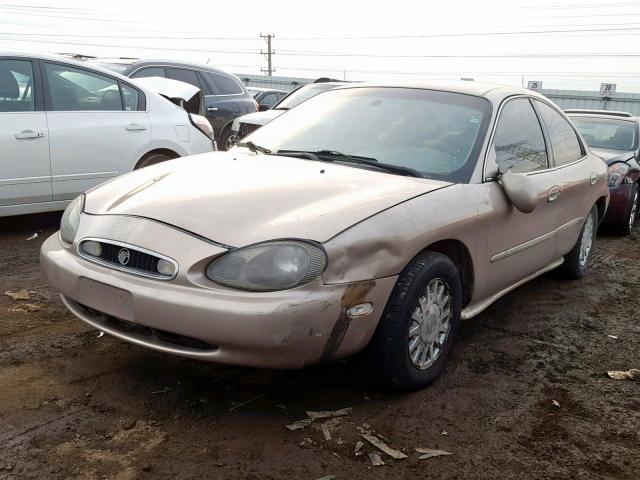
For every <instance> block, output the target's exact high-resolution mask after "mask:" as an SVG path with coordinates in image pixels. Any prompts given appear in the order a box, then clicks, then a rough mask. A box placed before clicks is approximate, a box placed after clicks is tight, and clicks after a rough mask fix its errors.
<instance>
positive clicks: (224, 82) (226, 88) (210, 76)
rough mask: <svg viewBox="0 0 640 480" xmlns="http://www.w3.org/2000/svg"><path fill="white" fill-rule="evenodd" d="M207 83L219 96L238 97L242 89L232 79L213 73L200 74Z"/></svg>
mask: <svg viewBox="0 0 640 480" xmlns="http://www.w3.org/2000/svg"><path fill="white" fill-rule="evenodd" d="M202 73H204V76H205V77H206V78H207V80H208V81H209V82H211V83H212V84H213V85H214V86H215V90H217V93H218V94H219V95H240V94H242V93H244V92H243V90H242V87H240V85H238V82H236V81H235V80H234V79H233V78H231V77H227V76H226V75H220V74H218V73H213V72H202Z"/></svg>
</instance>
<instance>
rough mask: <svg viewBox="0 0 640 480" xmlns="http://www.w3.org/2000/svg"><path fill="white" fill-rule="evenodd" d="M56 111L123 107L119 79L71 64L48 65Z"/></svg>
mask: <svg viewBox="0 0 640 480" xmlns="http://www.w3.org/2000/svg"><path fill="white" fill-rule="evenodd" d="M44 69H45V75H46V80H47V83H48V85H49V100H50V103H51V109H52V110H53V111H91V110H93V111H105V110H114V111H115V110H122V99H121V97H120V87H119V86H118V82H117V80H115V79H113V78H111V77H107V76H104V75H100V74H98V73H93V72H89V71H87V70H82V69H79V68H74V67H70V66H68V65H58V64H54V63H45V64H44Z"/></svg>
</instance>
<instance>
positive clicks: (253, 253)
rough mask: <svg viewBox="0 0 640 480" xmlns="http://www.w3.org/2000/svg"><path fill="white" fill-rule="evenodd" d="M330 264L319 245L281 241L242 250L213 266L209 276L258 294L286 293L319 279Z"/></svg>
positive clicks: (225, 256)
mask: <svg viewBox="0 0 640 480" xmlns="http://www.w3.org/2000/svg"><path fill="white" fill-rule="evenodd" d="M326 265H327V255H326V253H325V251H324V249H323V248H322V247H321V246H319V245H316V244H315V243H311V242H305V241H298V240H278V241H273V242H266V243H259V244H257V245H251V246H249V247H244V248H239V249H237V250H232V251H230V252H229V253H226V254H225V255H223V256H222V257H219V258H217V259H216V260H214V261H213V262H211V263H210V264H209V266H208V267H207V269H206V272H205V274H206V276H207V278H209V279H210V280H213V281H214V282H216V283H219V284H221V285H226V286H228V287H233V288H237V289H240V290H250V291H257V292H269V291H276V290H286V289H289V288H294V287H297V286H299V285H303V284H305V283H308V282H310V281H311V280H313V279H315V278H317V277H318V276H319V275H320V274H321V273H322V272H323V271H324V269H325V267H326Z"/></svg>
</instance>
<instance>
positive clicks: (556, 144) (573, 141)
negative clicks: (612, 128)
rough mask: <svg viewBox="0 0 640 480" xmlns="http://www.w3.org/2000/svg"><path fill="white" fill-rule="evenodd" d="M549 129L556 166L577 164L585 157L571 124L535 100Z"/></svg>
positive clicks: (547, 106)
mask: <svg viewBox="0 0 640 480" xmlns="http://www.w3.org/2000/svg"><path fill="white" fill-rule="evenodd" d="M535 102H536V106H537V107H538V110H539V111H540V115H541V116H542V121H543V122H544V124H545V126H546V127H547V131H548V133H549V139H550V140H551V149H552V150H553V159H554V160H555V163H556V165H563V164H565V163H571V162H575V161H576V160H579V159H581V158H582V157H583V153H582V147H581V146H580V141H579V140H578V136H577V135H576V132H575V131H574V130H573V127H572V126H571V124H570V123H569V122H568V121H567V120H566V119H565V118H564V117H563V116H562V115H560V114H559V113H558V112H556V111H555V110H554V109H553V108H551V107H550V106H549V105H547V104H546V103H543V102H539V101H538V100H535Z"/></svg>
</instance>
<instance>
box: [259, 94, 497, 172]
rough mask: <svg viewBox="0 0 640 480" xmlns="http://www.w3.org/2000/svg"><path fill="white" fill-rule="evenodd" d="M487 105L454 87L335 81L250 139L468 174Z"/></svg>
mask: <svg viewBox="0 0 640 480" xmlns="http://www.w3.org/2000/svg"><path fill="white" fill-rule="evenodd" d="M490 108H491V107H490V104H489V102H488V101H487V100H486V99H484V98H480V97H475V96H471V95H463V94H458V93H451V92H439V91H433V90H423V89H409V88H384V87H375V88H374V87H359V88H348V89H338V90H333V91H329V92H326V93H323V94H321V95H318V96H316V97H314V98H312V99H310V100H309V101H307V102H305V103H303V104H302V105H300V106H298V107H296V108H295V109H293V110H291V111H289V112H287V113H285V114H284V115H281V116H280V117H278V118H277V119H275V120H273V121H271V122H270V123H268V124H267V125H265V126H263V127H262V128H260V129H259V130H257V131H256V132H255V133H253V134H251V135H249V137H247V139H246V140H247V141H251V142H253V143H254V144H256V145H260V146H261V147H264V148H267V149H269V150H271V151H272V152H274V153H276V152H277V151H279V150H287V151H306V152H318V151H322V150H331V151H337V152H341V153H343V154H346V155H352V156H360V157H367V158H371V159H375V161H377V162H379V163H384V164H389V165H394V166H398V167H404V168H408V169H412V170H414V171H416V172H419V173H420V175H422V176H424V177H427V178H433V179H437V180H445V181H450V182H468V181H469V179H470V178H471V173H472V171H473V168H474V166H475V163H476V162H475V158H476V157H477V154H478V150H479V148H480V145H481V143H482V142H481V139H482V138H484V135H485V132H486V130H487V124H488V121H489V117H490ZM364 168H366V167H364Z"/></svg>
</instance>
